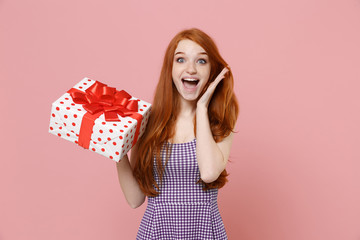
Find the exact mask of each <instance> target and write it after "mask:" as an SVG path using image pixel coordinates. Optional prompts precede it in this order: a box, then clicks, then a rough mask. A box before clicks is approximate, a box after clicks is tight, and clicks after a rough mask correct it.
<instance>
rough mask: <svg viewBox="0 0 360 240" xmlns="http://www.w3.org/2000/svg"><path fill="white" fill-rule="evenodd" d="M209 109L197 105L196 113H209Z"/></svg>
mask: <svg viewBox="0 0 360 240" xmlns="http://www.w3.org/2000/svg"><path fill="white" fill-rule="evenodd" d="M207 111H208V108H207V106H205V105H203V104H197V105H196V112H205V113H207Z"/></svg>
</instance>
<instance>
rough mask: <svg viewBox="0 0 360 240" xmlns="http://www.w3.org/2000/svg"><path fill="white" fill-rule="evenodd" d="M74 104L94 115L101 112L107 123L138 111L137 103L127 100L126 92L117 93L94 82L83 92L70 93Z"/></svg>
mask: <svg viewBox="0 0 360 240" xmlns="http://www.w3.org/2000/svg"><path fill="white" fill-rule="evenodd" d="M70 96H71V97H72V99H73V101H74V103H78V104H83V108H84V109H85V110H86V111H87V112H89V113H91V114H95V113H98V112H103V113H104V115H105V120H106V121H107V122H114V121H117V122H118V121H120V119H119V117H118V115H117V114H119V115H120V116H121V117H126V116H131V115H132V114H133V113H134V112H137V110H138V101H137V100H131V101H130V100H129V99H130V98H131V95H130V94H128V93H127V92H126V91H124V90H121V91H117V90H116V88H112V87H108V86H107V85H106V84H104V83H101V82H99V81H96V82H95V83H94V84H93V85H91V86H90V87H89V88H88V89H86V90H85V93H83V92H70Z"/></svg>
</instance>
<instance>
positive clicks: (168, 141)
mask: <svg viewBox="0 0 360 240" xmlns="http://www.w3.org/2000/svg"><path fill="white" fill-rule="evenodd" d="M194 141H196V138H194V139H193V140H191V141H190V142H183V143H171V142H169V141H168V142H167V143H168V144H170V145H182V144H189V143H192V142H194Z"/></svg>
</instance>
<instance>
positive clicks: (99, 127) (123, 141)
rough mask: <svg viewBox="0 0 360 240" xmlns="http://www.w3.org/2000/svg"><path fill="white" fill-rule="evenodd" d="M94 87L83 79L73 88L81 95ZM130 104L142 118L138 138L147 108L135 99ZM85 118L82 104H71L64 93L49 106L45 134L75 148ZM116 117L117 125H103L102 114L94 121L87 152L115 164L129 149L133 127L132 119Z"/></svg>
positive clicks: (142, 102)
mask: <svg viewBox="0 0 360 240" xmlns="http://www.w3.org/2000/svg"><path fill="white" fill-rule="evenodd" d="M94 83H95V80H92V79H89V78H87V77H85V78H84V79H83V80H81V81H80V82H79V83H78V84H76V85H75V86H74V87H73V88H75V89H78V90H80V91H85V90H86V89H87V88H89V87H90V86H91V85H92V84H94ZM130 100H137V101H138V113H139V114H141V115H142V116H143V119H142V121H141V126H140V129H139V134H138V138H139V137H141V135H142V134H143V133H144V131H145V128H146V124H147V122H148V119H149V115H150V110H151V104H150V103H148V102H145V101H143V100H141V99H139V98H136V97H131V99H130ZM85 114H86V110H85V109H84V108H83V107H82V104H76V103H74V102H73V100H72V98H71V96H70V94H69V93H65V94H64V95H62V96H61V97H60V98H59V99H58V100H56V101H55V102H53V104H52V109H51V117H50V126H49V132H50V133H52V134H54V135H56V136H59V137H61V138H64V139H66V140H68V141H70V142H73V143H75V144H78V139H79V132H80V127H81V121H82V118H83V116H84V115H85ZM118 117H119V119H120V121H119V122H110V121H109V122H107V121H105V116H104V114H101V115H100V116H99V117H98V118H97V119H96V120H95V124H94V126H93V129H92V134H91V139H90V145H89V150H91V151H94V152H96V153H99V154H101V155H103V156H105V157H107V158H110V159H112V160H114V161H116V162H119V161H120V160H121V159H122V157H123V156H124V155H125V154H127V152H128V151H129V150H130V149H131V147H132V143H133V141H134V135H135V131H136V127H137V120H136V119H133V118H131V117H121V116H120V115H118Z"/></svg>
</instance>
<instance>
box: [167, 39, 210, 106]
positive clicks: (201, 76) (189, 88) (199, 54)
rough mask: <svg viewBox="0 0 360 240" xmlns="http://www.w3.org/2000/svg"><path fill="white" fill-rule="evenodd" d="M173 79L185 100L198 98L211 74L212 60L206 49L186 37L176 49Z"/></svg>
mask: <svg viewBox="0 0 360 240" xmlns="http://www.w3.org/2000/svg"><path fill="white" fill-rule="evenodd" d="M174 54H175V55H174V60H173V68H172V80H173V82H174V84H175V86H176V88H177V90H178V92H179V94H180V96H182V97H183V98H184V99H185V100H188V101H193V100H196V99H197V98H198V97H199V95H200V93H201V91H202V90H203V88H204V86H205V85H206V83H207V82H208V80H209V76H210V62H209V57H208V55H207V53H206V52H205V50H204V49H203V48H202V47H201V46H200V45H199V44H197V43H195V42H193V41H191V40H189V39H184V40H181V41H179V43H178V45H177V48H176V49H175V53H174Z"/></svg>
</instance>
